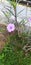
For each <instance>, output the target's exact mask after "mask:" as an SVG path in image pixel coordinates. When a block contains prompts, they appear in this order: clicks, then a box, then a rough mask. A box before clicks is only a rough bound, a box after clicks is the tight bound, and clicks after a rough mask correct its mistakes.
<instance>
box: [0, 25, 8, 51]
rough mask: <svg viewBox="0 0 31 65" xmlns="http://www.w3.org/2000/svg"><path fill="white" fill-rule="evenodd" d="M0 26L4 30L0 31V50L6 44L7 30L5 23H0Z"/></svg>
mask: <svg viewBox="0 0 31 65" xmlns="http://www.w3.org/2000/svg"><path fill="white" fill-rule="evenodd" d="M0 28H1V29H4V32H1V31H0V50H2V49H3V48H4V46H5V44H6V41H7V37H8V32H7V30H6V25H4V24H0Z"/></svg>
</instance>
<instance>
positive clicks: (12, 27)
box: [7, 23, 15, 32]
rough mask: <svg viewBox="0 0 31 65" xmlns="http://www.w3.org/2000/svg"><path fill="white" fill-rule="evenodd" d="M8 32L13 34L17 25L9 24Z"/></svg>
mask: <svg viewBox="0 0 31 65" xmlns="http://www.w3.org/2000/svg"><path fill="white" fill-rule="evenodd" d="M7 30H8V32H13V31H14V30H15V25H14V24H12V23H10V24H8V26H7Z"/></svg>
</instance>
